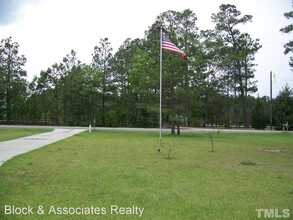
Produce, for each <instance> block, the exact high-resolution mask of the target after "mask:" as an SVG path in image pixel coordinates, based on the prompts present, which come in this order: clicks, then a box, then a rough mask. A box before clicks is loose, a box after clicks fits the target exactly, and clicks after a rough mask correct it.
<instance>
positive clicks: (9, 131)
mask: <svg viewBox="0 0 293 220" xmlns="http://www.w3.org/2000/svg"><path fill="white" fill-rule="evenodd" d="M52 130H53V129H48V128H0V142H1V141H8V140H12V139H16V138H21V137H25V136H29V135H34V134H39V133H43V132H48V131H52Z"/></svg>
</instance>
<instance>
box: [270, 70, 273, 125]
mask: <svg viewBox="0 0 293 220" xmlns="http://www.w3.org/2000/svg"><path fill="white" fill-rule="evenodd" d="M272 93H273V89H272V71H271V72H270V128H271V130H273V98H272Z"/></svg>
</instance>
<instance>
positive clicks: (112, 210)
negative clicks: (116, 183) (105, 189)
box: [4, 205, 144, 217]
mask: <svg viewBox="0 0 293 220" xmlns="http://www.w3.org/2000/svg"><path fill="white" fill-rule="evenodd" d="M143 212H144V208H142V207H139V206H137V205H131V206H127V207H122V206H118V205H110V206H108V207H97V206H83V205H82V206H79V207H65V206H62V207H61V206H54V205H51V206H48V207H46V206H43V205H39V206H37V207H33V206H31V205H27V206H23V207H20V206H14V205H4V215H81V216H82V215H136V216H138V217H142V215H143Z"/></svg>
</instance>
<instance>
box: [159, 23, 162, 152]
mask: <svg viewBox="0 0 293 220" xmlns="http://www.w3.org/2000/svg"><path fill="white" fill-rule="evenodd" d="M162 35H163V29H162V26H161V29H160V148H159V152H160V153H162V150H163V149H162V58H163V53H162Z"/></svg>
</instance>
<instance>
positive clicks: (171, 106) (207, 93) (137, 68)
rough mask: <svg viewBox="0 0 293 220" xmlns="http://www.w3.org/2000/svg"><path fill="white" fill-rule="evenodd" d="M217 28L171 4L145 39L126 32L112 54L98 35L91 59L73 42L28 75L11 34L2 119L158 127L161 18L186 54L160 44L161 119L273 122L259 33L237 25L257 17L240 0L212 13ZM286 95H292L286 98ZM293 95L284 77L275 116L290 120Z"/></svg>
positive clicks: (3, 55)
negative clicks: (264, 90) (56, 59)
mask: <svg viewBox="0 0 293 220" xmlns="http://www.w3.org/2000/svg"><path fill="white" fill-rule="evenodd" d="M211 19H212V21H213V22H214V23H215V28H214V29H212V30H201V31H199V30H198V28H197V26H196V21H197V16H196V14H195V13H194V12H193V11H191V10H190V9H186V10H184V11H182V12H177V11H172V10H169V11H166V12H163V13H162V14H160V15H159V16H158V17H157V18H156V20H155V22H154V23H153V24H152V25H151V26H150V27H149V28H148V29H147V30H146V31H145V36H144V38H142V39H134V40H132V39H130V38H128V39H126V40H125V41H124V42H123V44H122V45H121V46H120V48H119V49H118V50H117V51H116V52H115V53H114V54H113V49H112V47H111V42H110V41H109V39H108V38H102V39H100V41H99V43H98V45H97V46H95V47H94V50H93V53H92V61H91V63H90V64H85V63H82V62H81V61H80V60H79V59H78V58H77V54H76V51H74V50H71V51H70V52H69V53H68V54H67V55H66V56H65V57H64V58H63V60H62V62H60V63H55V64H53V65H52V66H51V67H49V68H47V70H45V71H41V73H40V75H39V76H38V77H37V76H36V77H34V79H33V80H32V81H31V82H27V81H26V71H25V70H24V65H25V62H26V58H25V56H24V55H19V53H18V48H19V44H18V43H17V42H13V40H12V38H11V37H10V38H7V39H3V40H2V41H1V43H0V73H1V74H0V121H1V123H23V124H51V125H72V126H87V125H88V124H89V123H95V125H96V126H123V127H157V126H158V123H159V53H160V36H159V31H158V30H159V28H160V27H161V26H162V27H163V28H164V30H165V31H166V33H167V34H168V36H169V37H170V39H171V40H172V41H173V43H174V44H176V45H177V46H178V47H179V48H181V49H182V50H184V52H185V53H186V55H187V58H186V59H185V60H182V58H181V57H179V56H178V55H177V54H174V53H169V52H166V51H163V91H162V97H163V109H162V110H163V125H164V126H165V127H170V128H171V132H172V133H173V134H175V132H176V128H177V132H178V133H180V126H183V125H184V126H214V125H220V126H225V127H231V126H244V127H249V126H253V127H255V128H264V127H265V126H266V125H267V124H269V104H270V100H269V98H268V97H262V98H255V97H254V96H253V94H255V93H256V92H257V86H256V81H255V79H254V77H255V75H254V73H255V69H254V67H255V66H256V63H254V59H255V54H256V53H257V51H258V50H259V49H260V48H261V45H260V41H259V39H253V38H252V37H251V36H250V34H249V33H245V32H241V31H240V29H239V26H240V25H243V24H246V23H247V22H251V21H252V16H251V15H244V16H242V15H241V12H240V11H238V10H237V8H236V7H235V6H234V5H230V4H227V5H225V4H223V5H221V6H220V7H219V11H218V12H217V13H214V14H212V16H211ZM285 100H286V101H285ZM292 104H293V95H292V90H291V89H290V88H289V86H287V85H286V86H285V87H284V90H283V91H282V92H280V94H279V96H278V97H277V98H275V99H274V100H273V106H274V109H273V112H274V114H273V115H274V120H273V122H274V125H275V126H276V127H281V124H282V123H284V122H286V121H288V122H289V124H290V123H291V124H292V123H293V114H292V112H293V111H292V106H293V105H292Z"/></svg>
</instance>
